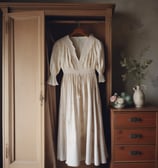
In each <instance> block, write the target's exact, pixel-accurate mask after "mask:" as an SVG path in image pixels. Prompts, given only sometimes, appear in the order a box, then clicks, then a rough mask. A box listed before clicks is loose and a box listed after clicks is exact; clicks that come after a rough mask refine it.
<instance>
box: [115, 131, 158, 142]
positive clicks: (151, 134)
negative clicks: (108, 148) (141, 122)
mask: <svg viewBox="0 0 158 168" xmlns="http://www.w3.org/2000/svg"><path fill="white" fill-rule="evenodd" d="M114 143H115V144H155V143H156V129H155V128H143V129H115V130H114Z"/></svg>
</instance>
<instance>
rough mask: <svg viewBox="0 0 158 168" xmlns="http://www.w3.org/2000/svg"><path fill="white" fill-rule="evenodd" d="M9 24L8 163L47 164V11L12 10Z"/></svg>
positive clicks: (14, 166)
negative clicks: (45, 74) (45, 23)
mask: <svg viewBox="0 0 158 168" xmlns="http://www.w3.org/2000/svg"><path fill="white" fill-rule="evenodd" d="M8 25H9V28H8V51H9V52H8V62H5V64H8V74H9V75H8V76H9V79H8V94H9V98H8V103H9V109H8V111H5V112H8V116H7V117H8V118H7V119H6V121H7V124H8V129H7V128H6V129H5V133H6V135H7V137H8V138H7V139H8V140H7V141H8V142H7V141H6V142H5V145H6V146H7V149H5V150H6V151H5V153H8V154H7V155H6V158H5V159H6V160H5V166H6V168H44V166H43V165H44V104H43V103H44V102H43V97H44V14H43V12H23V13H21V12H20V13H12V14H9V17H8ZM6 89H7V88H6ZM5 96H6V95H5Z"/></svg>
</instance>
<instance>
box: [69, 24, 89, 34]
mask: <svg viewBox="0 0 158 168" xmlns="http://www.w3.org/2000/svg"><path fill="white" fill-rule="evenodd" d="M70 36H88V34H87V32H86V31H85V30H84V29H83V28H81V27H80V23H78V27H76V28H75V29H74V30H73V32H72V33H71V34H70Z"/></svg>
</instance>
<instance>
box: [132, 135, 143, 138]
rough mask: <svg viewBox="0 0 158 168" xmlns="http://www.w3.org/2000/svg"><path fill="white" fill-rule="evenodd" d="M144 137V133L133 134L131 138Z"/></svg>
mask: <svg viewBox="0 0 158 168" xmlns="http://www.w3.org/2000/svg"><path fill="white" fill-rule="evenodd" d="M142 137H143V135H142V134H131V135H130V138H131V139H141V138H142Z"/></svg>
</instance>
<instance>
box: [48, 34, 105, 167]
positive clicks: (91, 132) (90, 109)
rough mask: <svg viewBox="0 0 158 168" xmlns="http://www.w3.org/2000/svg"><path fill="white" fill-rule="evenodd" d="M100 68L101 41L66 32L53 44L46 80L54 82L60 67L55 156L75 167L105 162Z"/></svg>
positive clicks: (101, 66)
mask: <svg viewBox="0 0 158 168" xmlns="http://www.w3.org/2000/svg"><path fill="white" fill-rule="evenodd" d="M104 68H105V64H104V49H103V46H102V43H101V42H100V41H99V40H98V39H97V38H96V37H94V36H93V35H89V36H79V37H70V36H69V35H66V36H64V37H63V38H61V39H59V40H58V41H56V43H55V44H54V46H53V49H52V55H51V61H50V72H51V75H50V77H49V80H48V83H49V84H50V85H58V82H57V80H56V75H57V74H58V73H59V71H60V69H62V71H63V78H62V82H61V93H60V105H59V127H58V140H57V142H58V144H57V158H58V159H59V160H60V161H66V164H67V165H68V166H73V167H77V166H79V164H80V161H83V160H85V163H86V164H87V165H90V164H92V163H94V165H96V166H98V165H100V164H101V163H102V164H104V163H106V158H107V150H106V145H105V138H104V130H103V123H102V110H101V100H100V93H99V88H98V81H99V82H104V81H105V79H104V75H103V73H104ZM95 71H97V72H98V81H97V76H96V73H95Z"/></svg>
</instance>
